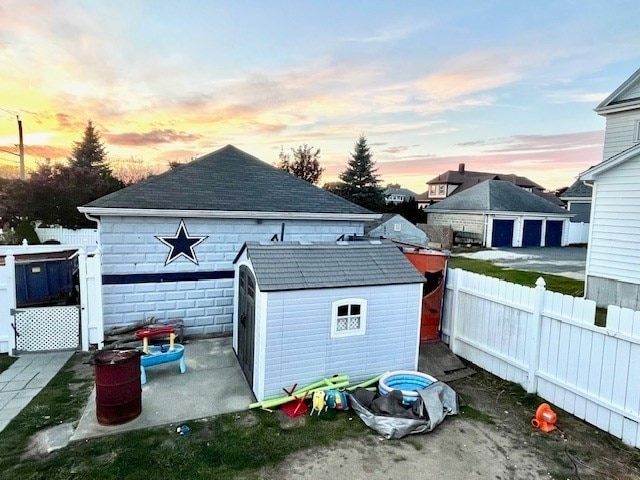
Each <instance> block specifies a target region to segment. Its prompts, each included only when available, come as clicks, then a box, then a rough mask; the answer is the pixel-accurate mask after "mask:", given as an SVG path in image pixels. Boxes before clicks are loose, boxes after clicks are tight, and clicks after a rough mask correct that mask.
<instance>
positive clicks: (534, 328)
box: [527, 277, 546, 393]
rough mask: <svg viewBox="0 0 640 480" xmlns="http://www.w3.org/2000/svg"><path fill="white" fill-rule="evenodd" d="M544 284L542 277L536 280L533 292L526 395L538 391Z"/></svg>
mask: <svg viewBox="0 0 640 480" xmlns="http://www.w3.org/2000/svg"><path fill="white" fill-rule="evenodd" d="M545 285H546V284H545V282H544V279H543V278H542V277H538V280H536V288H535V289H534V290H533V317H532V318H531V324H530V325H529V342H530V350H529V372H528V377H527V393H536V392H537V389H538V376H537V373H538V363H539V361H540V329H541V328H542V310H543V308H544V294H545V292H546V289H545Z"/></svg>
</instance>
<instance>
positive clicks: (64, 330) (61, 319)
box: [15, 306, 80, 352]
mask: <svg viewBox="0 0 640 480" xmlns="http://www.w3.org/2000/svg"><path fill="white" fill-rule="evenodd" d="M15 320H16V330H17V332H18V334H19V336H18V337H17V338H16V349H17V350H23V351H27V352H36V351H42V350H66V349H71V348H76V347H77V346H78V343H79V339H80V308H79V307H78V306H70V307H41V308H27V309H23V310H18V311H17V313H16V317H15Z"/></svg>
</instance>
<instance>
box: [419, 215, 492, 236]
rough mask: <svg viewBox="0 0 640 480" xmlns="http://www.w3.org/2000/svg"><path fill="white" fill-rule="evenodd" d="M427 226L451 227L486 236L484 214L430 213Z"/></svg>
mask: <svg viewBox="0 0 640 480" xmlns="http://www.w3.org/2000/svg"><path fill="white" fill-rule="evenodd" d="M427 224H429V225H440V226H445V227H447V226H451V228H453V230H455V231H465V232H473V233H478V234H480V235H483V236H484V215H483V214H477V213H436V212H428V216H427Z"/></svg>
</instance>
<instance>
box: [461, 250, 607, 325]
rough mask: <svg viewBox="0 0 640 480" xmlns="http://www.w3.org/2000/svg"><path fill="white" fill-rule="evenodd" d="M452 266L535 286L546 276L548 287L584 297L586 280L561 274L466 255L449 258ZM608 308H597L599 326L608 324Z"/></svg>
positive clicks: (597, 323)
mask: <svg viewBox="0 0 640 480" xmlns="http://www.w3.org/2000/svg"><path fill="white" fill-rule="evenodd" d="M449 267H450V268H460V269H462V270H467V271H469V272H474V273H480V274H482V275H486V276H488V277H494V278H499V279H501V280H505V281H507V282H511V283H515V284H518V285H524V286H526V287H535V285H536V280H537V279H538V277H542V278H544V281H545V283H546V287H545V288H546V289H547V290H550V291H552V292H558V293H563V294H565V295H571V296H572V297H582V296H583V295H584V282H582V281H580V280H574V279H572V278H567V277H562V276H560V275H550V274H547V273H538V272H529V271H526V270H511V269H508V268H505V267H499V266H497V265H494V264H493V263H491V262H489V261H487V260H476V259H473V258H466V257H451V258H449ZM606 319H607V310H606V309H605V308H600V307H599V308H596V319H595V324H596V325H597V326H599V327H604V326H605V325H606Z"/></svg>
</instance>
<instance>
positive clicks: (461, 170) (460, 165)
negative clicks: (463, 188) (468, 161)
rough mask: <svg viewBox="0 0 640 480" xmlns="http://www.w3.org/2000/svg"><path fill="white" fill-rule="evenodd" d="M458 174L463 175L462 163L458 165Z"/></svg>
mask: <svg viewBox="0 0 640 480" xmlns="http://www.w3.org/2000/svg"><path fill="white" fill-rule="evenodd" d="M458 173H464V163H459V164H458Z"/></svg>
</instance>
